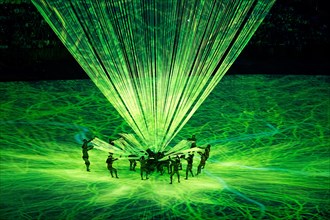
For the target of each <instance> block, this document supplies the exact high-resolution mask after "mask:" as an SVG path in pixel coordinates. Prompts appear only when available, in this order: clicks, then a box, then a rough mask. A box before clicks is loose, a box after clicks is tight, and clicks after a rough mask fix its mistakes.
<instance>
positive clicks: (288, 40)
mask: <svg viewBox="0 0 330 220" xmlns="http://www.w3.org/2000/svg"><path fill="white" fill-rule="evenodd" d="M326 3H327V0H278V1H277V2H276V3H275V5H274V6H273V8H272V9H271V11H270V13H269V14H268V15H267V17H266V18H265V20H264V22H263V24H262V25H261V26H260V27H259V29H258V30H257V32H256V33H255V35H254V36H253V37H252V39H251V41H250V42H249V43H248V45H247V46H246V48H245V49H244V51H243V52H242V53H241V55H240V56H239V58H238V59H237V60H236V61H235V63H234V64H233V66H232V67H231V68H230V70H229V71H228V73H227V74H305V75H328V74H329V70H330V68H329V62H328V61H329V56H328V53H329V37H328V36H329V23H328V19H329V15H328V14H329V13H328V12H329V8H328V7H327V6H326ZM85 78H86V79H87V78H88V75H87V74H86V73H85V72H84V71H83V70H82V68H81V67H80V66H79V64H78V63H77V62H76V61H75V60H74V59H73V57H72V56H71V55H70V53H69V52H68V51H67V49H66V48H65V47H64V46H63V45H62V43H61V42H60V40H59V39H58V38H57V36H56V35H55V34H54V33H53V31H52V30H51V28H50V27H49V26H48V24H47V23H46V22H45V21H44V20H43V18H42V17H41V15H40V14H39V12H38V11H37V9H36V8H35V7H34V6H33V4H32V3H30V2H29V1H28V0H0V81H16V80H56V79H85Z"/></svg>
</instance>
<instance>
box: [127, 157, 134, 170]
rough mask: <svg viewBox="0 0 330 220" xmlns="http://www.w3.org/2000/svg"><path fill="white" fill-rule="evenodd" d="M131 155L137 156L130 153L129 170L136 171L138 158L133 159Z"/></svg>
mask: <svg viewBox="0 0 330 220" xmlns="http://www.w3.org/2000/svg"><path fill="white" fill-rule="evenodd" d="M130 157H136V156H135V155H129V156H128V158H129V159H128V160H129V170H132V171H135V167H136V160H135V159H132V158H130Z"/></svg>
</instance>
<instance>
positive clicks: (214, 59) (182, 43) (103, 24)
mask: <svg viewBox="0 0 330 220" xmlns="http://www.w3.org/2000/svg"><path fill="white" fill-rule="evenodd" d="M32 2H33V3H34V5H35V6H36V7H37V9H38V10H39V11H40V13H41V14H42V16H43V17H44V18H45V20H46V21H47V22H48V24H49V25H50V26H51V28H52V29H53V30H54V32H55V33H56V34H57V35H58V37H59V38H60V40H61V41H62V42H63V44H64V45H65V46H66V47H67V48H68V50H69V51H70V52H71V54H72V55H73V57H74V58H75V59H76V60H77V61H78V63H79V64H80V65H81V66H82V68H83V69H84V70H85V71H86V73H87V74H88V75H89V76H90V78H91V79H92V81H93V82H94V83H95V85H96V86H97V87H98V88H99V89H100V91H101V92H102V93H103V94H104V96H105V97H106V98H107V99H108V100H109V102H110V103H111V104H112V105H113V106H114V107H115V109H116V110H117V111H118V112H119V114H120V115H121V116H122V117H123V118H124V120H125V121H126V122H127V123H128V124H129V125H130V127H131V128H132V129H133V131H134V132H135V134H136V135H137V136H138V138H139V141H140V142H142V144H143V146H145V149H147V148H150V149H151V150H153V151H154V152H159V151H164V150H165V148H166V147H167V146H168V144H169V143H170V142H171V141H172V140H173V138H174V137H175V135H177V134H178V132H179V131H180V130H181V129H182V128H183V126H184V125H185V124H186V123H187V122H188V120H189V119H190V118H191V117H192V115H193V114H194V113H195V112H196V110H197V109H198V108H199V106H200V105H201V104H202V103H203V102H204V101H205V99H206V98H207V96H208V95H209V94H210V93H211V91H212V90H213V89H214V87H215V86H216V85H217V84H218V82H219V81H220V80H221V78H222V77H223V75H224V74H225V73H226V71H227V70H228V69H229V67H230V66H231V65H232V63H233V62H234V61H235V59H236V58H237V56H238V55H239V54H240V53H241V51H242V50H243V48H244V47H245V45H246V44H247V42H248V41H249V39H250V38H251V36H252V35H253V33H254V32H255V31H256V29H257V27H258V26H259V25H260V23H261V22H262V20H263V19H264V17H265V16H266V14H267V13H268V12H269V10H270V8H271V7H272V5H273V4H274V2H275V0H244V1H243V0H234V1H233V0H222V1H219V0H213V1H211V0H207V1H206V0H194V1H191V0H182V1H181V0H180V1H179V0H159V1H158V0H148V1H146V0H136V1H127V0H119V1H118V0H111V1H103V0H102V1H101V0H93V1H92V0H79V1H59V0H56V1H47V0H33V1H32Z"/></svg>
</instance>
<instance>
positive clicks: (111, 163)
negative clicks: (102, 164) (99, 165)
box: [106, 153, 118, 178]
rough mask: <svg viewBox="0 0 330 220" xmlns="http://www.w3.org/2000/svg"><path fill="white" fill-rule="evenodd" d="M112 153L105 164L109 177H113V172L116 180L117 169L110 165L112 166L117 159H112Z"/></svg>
mask: <svg viewBox="0 0 330 220" xmlns="http://www.w3.org/2000/svg"><path fill="white" fill-rule="evenodd" d="M112 155H113V153H109V156H108V159H107V160H106V163H107V164H108V166H107V167H108V170H109V171H110V174H111V177H113V172H114V173H115V175H116V178H118V175H117V169H115V168H114V167H113V166H112V165H113V162H114V161H116V160H118V158H113V156H112Z"/></svg>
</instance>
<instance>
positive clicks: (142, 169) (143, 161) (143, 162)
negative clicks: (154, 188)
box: [140, 156, 148, 180]
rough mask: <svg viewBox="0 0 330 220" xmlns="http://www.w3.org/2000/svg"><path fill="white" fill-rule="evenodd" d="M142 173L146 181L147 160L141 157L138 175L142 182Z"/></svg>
mask: <svg viewBox="0 0 330 220" xmlns="http://www.w3.org/2000/svg"><path fill="white" fill-rule="evenodd" d="M143 172H145V173H146V179H148V167H147V160H146V159H145V158H144V156H142V157H141V158H140V174H141V180H143Z"/></svg>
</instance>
